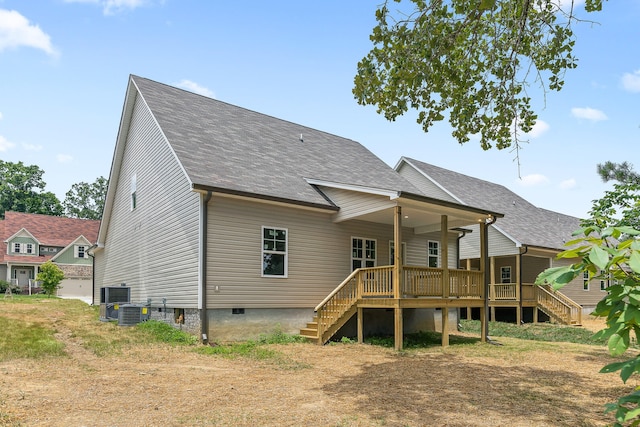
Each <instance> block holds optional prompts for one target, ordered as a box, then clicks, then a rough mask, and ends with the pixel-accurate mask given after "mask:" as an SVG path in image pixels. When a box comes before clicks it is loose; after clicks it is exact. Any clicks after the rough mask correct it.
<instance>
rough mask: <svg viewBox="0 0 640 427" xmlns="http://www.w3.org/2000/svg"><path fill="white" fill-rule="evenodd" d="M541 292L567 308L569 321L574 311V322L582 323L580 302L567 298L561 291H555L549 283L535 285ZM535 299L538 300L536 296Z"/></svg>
mask: <svg viewBox="0 0 640 427" xmlns="http://www.w3.org/2000/svg"><path fill="white" fill-rule="evenodd" d="M537 288H538V289H539V290H540V291H541V292H542V293H543V294H546V295H548V296H550V297H551V298H553V299H554V300H555V301H556V302H557V303H559V304H561V305H562V306H564V308H565V309H566V310H567V312H568V314H569V319H568V320H569V322H571V320H573V318H574V316H573V313H574V312H575V313H576V317H577V318H576V319H575V320H576V322H577V323H578V324H582V306H581V305H580V304H578V303H577V302H575V301H573V300H572V299H571V298H569V297H568V296H566V295H564V294H563V293H561V292H557V291H555V290H553V288H551V286H549V285H540V286H538V287H537ZM536 300H538V298H536ZM554 315H555V313H554Z"/></svg>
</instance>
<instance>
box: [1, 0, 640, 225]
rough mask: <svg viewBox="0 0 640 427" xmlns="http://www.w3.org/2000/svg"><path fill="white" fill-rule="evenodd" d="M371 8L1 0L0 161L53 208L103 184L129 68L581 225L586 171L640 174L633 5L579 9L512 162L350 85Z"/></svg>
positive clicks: (587, 194)
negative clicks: (570, 55) (492, 186)
mask: <svg viewBox="0 0 640 427" xmlns="http://www.w3.org/2000/svg"><path fill="white" fill-rule="evenodd" d="M380 3H381V0H373V1H363V0H357V1H344V0H323V1H313V2H312V1H294V0H289V1H269V2H267V1H257V0H256V1H243V0H234V1H228V0H227V1H218V0H207V1H204V0H203V1H199V0H30V1H24V0H15V1H14V0H0V159H2V160H4V161H9V162H19V161H22V162H23V163H25V164H27V165H37V166H39V167H40V169H42V170H43V171H44V172H45V173H44V176H43V179H44V181H45V182H46V188H45V190H46V191H51V192H53V193H55V194H56V195H57V196H58V198H59V199H60V200H61V201H63V200H64V198H65V193H66V192H67V191H69V190H70V189H71V187H72V185H73V184H75V183H79V182H87V183H92V182H94V181H95V180H96V179H97V178H98V177H100V176H104V177H106V178H108V177H109V172H110V168H111V161H112V157H113V151H114V148H115V142H116V137H117V133H118V128H119V124H120V118H121V114H122V107H123V104H124V96H125V90H126V87H127V83H128V78H129V75H130V74H134V75H138V76H141V77H145V78H149V79H152V80H156V81H158V82H161V83H165V84H169V85H172V86H177V87H181V88H184V89H187V90H191V91H193V92H197V93H200V94H203V95H206V96H209V97H212V98H216V99H218V100H221V101H224V102H227V103H230V104H234V105H237V106H240V107H244V108H247V109H250V110H254V111H257V112H260V113H264V114H268V115H271V116H274V117H278V118H281V119H284V120H288V121H291V122H294V123H299V124H302V125H305V126H308V127H311V128H315V129H319V130H322V131H325V132H329V133H332V134H335V135H339V136H342V137H346V138H350V139H353V140H355V141H358V142H360V143H361V144H363V145H364V146H365V147H367V148H368V149H369V150H370V151H372V152H373V153H374V154H376V155H377V156H378V157H380V158H381V159H382V160H383V161H385V162H386V163H387V164H388V165H389V166H392V167H393V166H395V165H396V163H397V162H398V160H399V159H400V158H401V157H402V156H406V157H411V158H415V159H418V160H421V161H423V162H426V163H431V164H434V165H436V166H440V167H443V168H446V169H450V170H453V171H456V172H460V173H464V174H466V175H469V176H473V177H476V178H480V179H484V180H487V181H490V182H494V183H497V184H501V185H504V186H505V187H507V188H509V189H510V190H512V191H513V192H515V193H517V194H518V195H520V196H521V197H523V198H525V199H527V200H528V201H529V202H531V203H533V204H534V205H536V206H538V207H542V208H545V209H549V210H553V211H557V212H561V213H564V214H568V215H573V216H577V217H586V216H587V213H588V211H589V209H590V208H591V206H592V200H594V199H598V198H600V197H602V195H603V194H604V191H605V190H608V189H610V188H611V183H609V184H605V183H603V182H602V181H601V179H600V178H599V176H598V175H597V171H596V166H597V165H598V164H599V163H602V162H604V161H607V160H610V161H615V162H622V161H629V162H630V163H632V164H633V165H634V166H635V169H636V171H640V148H639V145H638V140H639V139H640V138H639V137H640V108H639V106H640V0H624V1H618V0H616V1H608V2H605V4H604V8H603V9H604V10H603V11H602V12H600V13H595V14H594V13H591V14H586V13H584V12H583V10H582V9H583V8H582V7H581V6H580V4H579V3H581V1H577V3H578V4H577V8H578V16H579V17H580V18H582V19H583V20H584V21H583V22H580V23H577V24H576V26H574V31H575V33H576V46H575V54H576V56H577V57H578V67H577V68H576V69H574V70H570V71H568V72H567V74H566V78H565V81H566V83H565V86H564V88H563V90H562V91H560V92H551V93H547V94H546V95H544V94H543V93H541V92H539V91H534V90H533V88H532V91H531V94H532V95H533V96H534V101H533V102H534V104H535V105H536V106H537V112H538V123H537V124H536V126H535V128H534V130H533V131H532V132H531V133H530V135H529V142H528V143H526V144H524V146H523V149H522V150H521V151H520V153H519V161H516V155H515V153H514V152H513V151H512V150H509V149H506V150H496V149H492V150H489V151H483V150H482V149H481V147H480V144H479V141H478V140H474V139H472V140H471V141H469V142H467V143H466V144H464V145H460V144H458V143H457V142H456V141H455V140H454V138H453V137H452V136H451V129H450V127H449V126H448V125H447V124H446V122H443V123H440V124H438V125H436V126H435V127H433V128H432V129H431V130H429V132H428V133H425V132H424V131H423V130H422V129H421V127H420V125H418V124H417V123H416V121H415V118H416V114H415V113H414V112H412V111H410V112H408V113H407V114H405V116H404V117H401V118H400V119H398V120H396V121H395V122H388V121H387V120H386V119H384V117H382V116H381V115H379V114H377V113H376V109H375V107H374V106H366V107H365V106H361V105H358V104H357V102H356V101H355V99H354V97H353V94H352V92H351V91H352V88H353V78H354V76H355V74H356V69H357V68H356V67H357V63H358V61H359V60H361V59H362V58H363V57H364V56H365V55H366V54H367V52H368V51H369V50H370V49H371V48H372V44H371V42H370V40H369V35H370V34H371V30H372V28H373V27H374V26H375V23H376V22H375V10H376V8H377V6H378V5H379V4H380Z"/></svg>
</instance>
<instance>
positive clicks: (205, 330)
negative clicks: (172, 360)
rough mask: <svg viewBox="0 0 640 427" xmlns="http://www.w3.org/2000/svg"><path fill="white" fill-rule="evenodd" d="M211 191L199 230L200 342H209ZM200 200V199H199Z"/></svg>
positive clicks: (207, 196)
mask: <svg viewBox="0 0 640 427" xmlns="http://www.w3.org/2000/svg"><path fill="white" fill-rule="evenodd" d="M212 195H213V192H212V191H211V190H208V191H207V194H206V196H204V203H203V204H202V209H201V212H202V221H201V224H202V229H201V230H200V256H201V257H202V262H201V263H200V278H201V282H200V295H202V306H201V307H200V337H201V339H202V344H208V343H209V335H208V334H209V316H208V315H207V224H208V218H209V201H210V200H211V196H212ZM201 200H202V199H201Z"/></svg>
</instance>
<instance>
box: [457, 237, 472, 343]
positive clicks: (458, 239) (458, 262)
mask: <svg viewBox="0 0 640 427" xmlns="http://www.w3.org/2000/svg"><path fill="white" fill-rule="evenodd" d="M458 232H459V233H460V232H461V233H462V234H458V237H457V238H456V270H457V269H459V268H460V240H462V238H463V237H464V236H466V235H467V233H470V232H471V230H465V229H464V228H460V229H458ZM460 310H461V309H460V307H458V331H460V317H461V316H460ZM467 317H471V313H469V312H467Z"/></svg>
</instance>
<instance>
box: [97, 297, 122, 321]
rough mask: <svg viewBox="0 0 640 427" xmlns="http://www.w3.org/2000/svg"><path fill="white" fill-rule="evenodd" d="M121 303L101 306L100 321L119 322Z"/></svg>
mask: <svg viewBox="0 0 640 427" xmlns="http://www.w3.org/2000/svg"><path fill="white" fill-rule="evenodd" d="M119 309H120V303H117V302H116V303H108V304H106V303H105V304H100V320H102V321H103V322H107V321H109V320H118V311H119Z"/></svg>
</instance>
